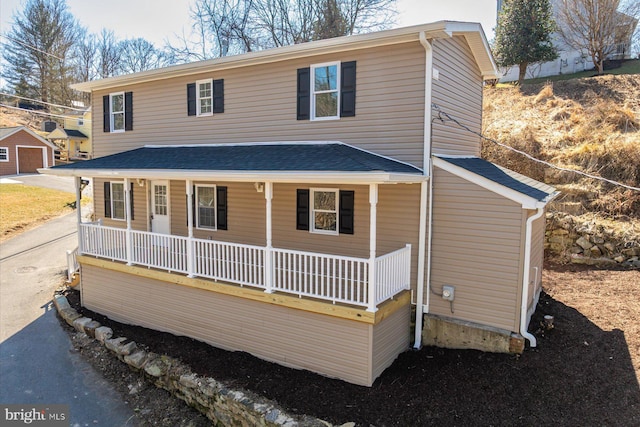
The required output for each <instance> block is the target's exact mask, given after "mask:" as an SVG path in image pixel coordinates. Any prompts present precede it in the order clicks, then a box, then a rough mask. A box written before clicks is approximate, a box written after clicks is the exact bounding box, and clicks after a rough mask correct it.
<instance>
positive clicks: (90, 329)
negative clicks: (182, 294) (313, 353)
mask: <svg viewBox="0 0 640 427" xmlns="http://www.w3.org/2000/svg"><path fill="white" fill-rule="evenodd" d="M53 303H54V305H55V307H56V310H57V311H58V314H59V315H60V317H62V318H63V319H64V320H65V322H67V324H69V326H71V327H73V328H74V329H75V330H76V331H78V332H80V333H83V334H86V335H87V336H89V337H91V338H92V339H95V340H97V341H98V342H100V343H101V344H102V345H104V346H105V347H106V348H107V349H109V350H110V351H111V352H112V353H113V354H114V355H115V356H116V357H117V358H118V359H119V360H120V361H122V362H123V363H126V364H127V365H129V366H130V367H131V368H132V369H134V370H136V371H144V373H145V375H144V376H145V378H146V379H147V380H149V381H151V382H153V384H155V386H156V387H159V388H163V389H165V390H167V391H168V392H170V393H171V394H173V395H174V396H176V397H178V398H179V399H181V400H183V401H185V402H186V403H187V404H188V405H189V406H192V407H193V408H195V409H197V410H198V411H199V412H201V413H202V414H204V415H205V416H206V417H207V418H209V419H210V420H211V421H213V422H214V423H220V424H222V425H238V426H247V427H249V426H269V427H271V426H274V427H275V426H285V427H335V426H334V425H333V424H331V423H328V422H326V421H323V420H320V419H318V418H313V417H307V416H302V417H300V416H295V417H294V416H291V415H289V414H287V413H286V412H285V411H283V410H282V409H281V408H279V407H278V406H277V405H276V404H275V403H274V402H272V401H270V400H268V399H266V398H263V397H261V396H258V395H256V394H254V393H252V392H249V391H245V390H232V389H229V388H227V387H226V386H225V385H224V384H222V383H220V382H218V381H216V380H215V379H213V378H208V377H202V376H199V375H197V374H195V373H194V372H192V371H191V369H190V368H189V366H187V365H185V364H183V363H181V362H180V361H179V360H177V359H174V358H172V357H169V356H166V355H159V354H156V353H153V352H147V351H145V350H143V349H141V348H138V346H137V344H136V343H135V342H134V341H131V340H129V339H127V338H126V337H116V338H114V337H113V331H112V330H111V328H108V327H106V326H102V325H101V324H100V323H99V322H97V321H95V320H92V319H90V318H88V317H83V316H82V315H81V314H80V313H78V312H77V311H76V310H75V309H74V308H72V307H71V306H70V304H69V301H68V300H67V298H66V297H65V296H64V295H61V294H55V295H54V297H53ZM353 426H355V424H354V423H351V422H350V423H346V424H342V425H341V426H340V427H353Z"/></svg>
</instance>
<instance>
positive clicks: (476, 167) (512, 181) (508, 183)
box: [434, 156, 558, 209]
mask: <svg viewBox="0 0 640 427" xmlns="http://www.w3.org/2000/svg"><path fill="white" fill-rule="evenodd" d="M434 165H435V166H437V167H439V168H441V169H444V170H446V171H448V172H451V173H453V174H454V175H457V176H459V177H461V178H463V179H466V180H468V181H470V182H473V183H475V184H477V185H480V186H481V187H484V188H486V189H488V190H490V191H493V192H495V193H498V194H501V195H503V196H504V197H506V198H508V199H511V200H513V201H514V202H517V203H520V204H521V205H522V206H523V207H524V208H527V209H534V208H538V207H542V206H544V205H546V204H547V203H548V202H550V201H551V200H552V199H553V198H554V197H555V196H556V195H557V194H558V193H557V192H556V189H555V188H553V187H551V186H549V185H547V184H545V183H542V182H539V181H536V180H535V179H532V178H529V177H527V176H524V175H521V174H519V173H517V172H514V171H512V170H509V169H507V168H503V167H502V166H498V165H496V164H494V163H491V162H489V161H487V160H484V159H481V158H479V157H442V156H438V157H435V158H434Z"/></svg>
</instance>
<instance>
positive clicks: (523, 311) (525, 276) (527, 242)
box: [520, 208, 544, 347]
mask: <svg viewBox="0 0 640 427" xmlns="http://www.w3.org/2000/svg"><path fill="white" fill-rule="evenodd" d="M542 214H544V208H538V209H537V211H536V213H535V214H534V215H532V216H530V217H529V218H528V219H527V224H526V229H525V237H524V271H523V273H522V302H521V304H520V335H522V336H523V337H525V338H526V339H528V340H529V344H530V345H531V347H535V346H536V345H537V341H536V337H534V336H533V335H532V334H530V333H529V332H528V331H527V311H528V310H527V309H528V308H529V307H528V304H527V302H528V299H529V276H530V274H529V273H530V270H531V234H532V228H533V221H535V220H536V219H538V218H540V217H541V216H542Z"/></svg>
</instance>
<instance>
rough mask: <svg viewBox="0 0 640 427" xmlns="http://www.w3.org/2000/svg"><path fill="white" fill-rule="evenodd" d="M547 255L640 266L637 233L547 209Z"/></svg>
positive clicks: (562, 259)
mask: <svg viewBox="0 0 640 427" xmlns="http://www.w3.org/2000/svg"><path fill="white" fill-rule="evenodd" d="M546 219H547V221H546V232H545V240H544V248H545V250H546V251H548V256H547V258H551V259H553V258H555V259H557V260H558V261H560V262H570V263H572V264H586V265H595V266H598V267H623V268H631V269H633V268H640V237H638V236H637V235H636V236H629V235H627V236H623V235H620V234H619V233H616V232H615V231H614V230H613V229H610V228H608V227H607V226H605V225H603V224H599V223H598V221H596V220H587V221H585V220H581V219H579V218H577V217H574V216H572V215H569V214H565V213H562V212H547V217H546Z"/></svg>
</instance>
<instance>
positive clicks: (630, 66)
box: [504, 59, 640, 85]
mask: <svg viewBox="0 0 640 427" xmlns="http://www.w3.org/2000/svg"><path fill="white" fill-rule="evenodd" d="M604 73H605V74H617V75H620V74H640V59H635V60H630V61H625V62H623V63H622V66H621V67H620V68H614V69H613V70H606V71H605V72H604ZM594 75H596V72H595V71H593V70H592V71H582V72H579V73H574V74H560V75H558V76H547V77H539V78H536V79H525V81H524V82H523V84H536V83H545V82H557V81H560V80H571V79H580V78H583V77H593V76H594ZM504 84H505V85H513V84H514V83H512V82H509V83H504Z"/></svg>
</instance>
